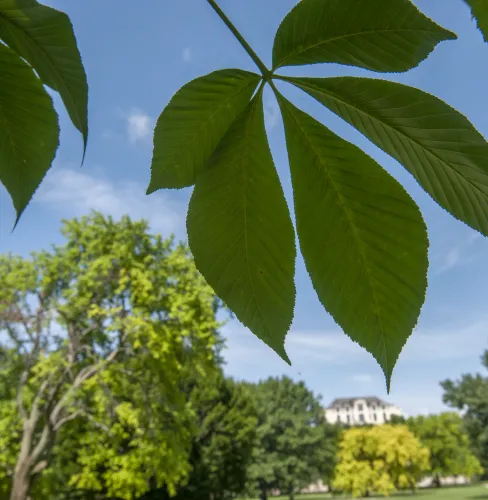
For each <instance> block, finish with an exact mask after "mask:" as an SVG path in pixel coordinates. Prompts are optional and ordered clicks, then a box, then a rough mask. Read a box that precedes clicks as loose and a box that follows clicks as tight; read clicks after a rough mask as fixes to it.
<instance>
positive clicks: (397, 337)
mask: <svg viewBox="0 0 488 500" xmlns="http://www.w3.org/2000/svg"><path fill="white" fill-rule="evenodd" d="M278 99H279V103H280V107H281V110H282V114H283V119H284V123H285V131H286V143H287V148H288V155H289V159H290V168H291V174H292V183H293V194H294V200H295V214H296V222H297V232H298V238H299V242H300V248H301V251H302V254H303V257H304V259H305V264H306V266H307V270H308V272H309V274H310V277H311V278H312V282H313V285H314V288H315V290H316V292H317V295H318V297H319V299H320V301H321V302H322V304H323V305H324V307H325V308H326V309H327V311H328V312H329V313H330V314H331V315H332V316H333V318H334V319H335V321H336V322H337V323H338V324H339V325H340V326H341V327H342V328H343V329H344V332H345V333H346V334H347V335H348V336H349V337H350V338H351V339H352V340H354V341H355V342H358V343H359V344H360V345H361V346H363V347H364V348H365V349H366V350H368V351H369V352H370V353H371V354H372V355H373V356H374V357H375V358H376V360H377V361H378V363H379V364H380V366H381V367H382V368H383V371H384V373H385V376H386V381H387V385H388V389H389V387H390V380H391V374H392V371H393V368H394V366H395V363H396V361H397V359H398V356H399V354H400V352H401V350H402V348H403V346H404V344H405V342H406V340H407V339H408V337H409V336H410V334H411V333H412V330H413V328H414V327H415V325H416V323H417V319H418V316H419V313H420V309H421V307H422V304H423V302H424V298H425V291H426V287H427V268H428V259H427V248H428V240H427V232H426V227H425V223H424V221H423V219H422V216H421V214H420V211H419V209H418V207H417V205H416V204H415V202H414V201H413V200H412V199H411V198H410V196H409V195H408V194H407V193H406V191H405V190H404V189H403V187H402V186H401V185H400V184H399V183H398V182H397V181H396V180H395V179H394V178H393V177H391V176H390V175H389V174H388V173H387V172H386V171H385V170H383V169H382V168H381V167H380V165H378V164H377V163H376V162H375V161H374V160H373V159H372V158H370V157H369V156H367V155H366V154H365V153H363V152H362V151H361V150H360V149H358V148H357V147H356V146H353V145H352V144H350V143H348V142H346V141H345V140H343V139H341V138H340V137H338V136H337V135H335V134H334V133H333V132H331V131H330V130H328V129H327V128H326V127H325V126H324V125H322V124H321V123H319V122H317V121H316V120H315V119H313V118H312V117H311V116H309V115H307V114H306V113H304V112H303V111H300V110H299V109H297V108H296V107H295V106H293V105H292V104H291V103H290V102H288V101H286V100H285V99H284V98H283V97H281V96H279V97H278Z"/></svg>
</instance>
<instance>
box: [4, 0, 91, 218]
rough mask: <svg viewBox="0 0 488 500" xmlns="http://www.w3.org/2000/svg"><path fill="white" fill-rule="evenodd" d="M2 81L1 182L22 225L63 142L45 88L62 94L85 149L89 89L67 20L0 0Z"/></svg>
mask: <svg viewBox="0 0 488 500" xmlns="http://www.w3.org/2000/svg"><path fill="white" fill-rule="evenodd" d="M6 46H8V47H10V49H11V50H9V49H8V48H7V47H6ZM26 63H27V64H26ZM32 70H35V73H34V71H32ZM0 80H1V82H2V86H1V88H0V182H1V183H2V184H3V185H4V186H5V188H6V189H7V191H8V192H9V194H10V196H11V198H12V201H13V204H14V207H15V210H16V212H17V221H18V219H19V218H20V216H21V214H22V212H23V211H24V209H25V207H26V206H27V204H28V203H29V201H30V199H31V198H32V196H33V195H34V192H35V191H36V189H37V187H38V186H39V184H40V182H41V181H42V179H43V177H44V175H45V173H46V172H47V170H48V169H49V167H50V166H51V163H52V161H53V159H54V155H55V153H56V149H57V146H58V141H59V127H58V121H57V116H56V112H55V111H54V108H53V104H52V101H51V98H50V97H49V96H48V94H47V93H46V91H45V90H44V88H43V84H44V85H48V86H49V87H51V88H52V89H54V90H56V91H58V92H59V94H60V96H61V98H62V100H63V102H64V105H65V106H66V109H67V111H68V113H69V116H70V117H71V120H72V122H73V124H74V125H75V127H76V128H77V129H78V130H79V131H80V132H81V133H82V135H83V144H84V149H83V151H85V150H86V142H87V139H88V84H87V81H86V75H85V70H84V68H83V63H82V61H81V56H80V53H79V51H78V47H77V45H76V39H75V36H74V33H73V28H72V26H71V22H70V20H69V18H68V16H67V15H66V14H64V13H62V12H59V11H57V10H55V9H53V8H51V7H46V6H44V5H42V4H40V3H38V2H37V0H0Z"/></svg>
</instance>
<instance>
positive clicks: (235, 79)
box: [147, 69, 261, 194]
mask: <svg viewBox="0 0 488 500" xmlns="http://www.w3.org/2000/svg"><path fill="white" fill-rule="evenodd" d="M260 78H261V77H260V76H258V75H256V74H255V73H250V72H248V71H243V70H240V69H225V70H220V71H215V72H213V73H210V74H209V75H206V76H202V77H200V78H197V79H195V80H193V81H191V82H189V83H187V84H186V85H185V86H183V87H182V88H181V89H180V90H179V91H178V92H177V93H176V95H175V96H174V97H173V98H172V99H171V101H170V103H169V104H168V105H167V106H166V108H165V109H164V111H163V112H162V113H161V116H160V117H159V119H158V123H157V125H156V130H155V131H154V152H153V159H152V165H151V182H150V184H149V187H148V190H147V192H148V194H149V193H152V192H154V191H156V190H158V189H162V188H182V187H186V186H191V185H193V184H194V183H195V179H196V176H197V174H198V173H199V172H200V171H202V170H203V168H204V167H205V165H206V163H207V161H208V159H209V158H210V156H211V155H212V153H213V151H214V150H215V148H216V147H217V145H218V144H219V142H220V140H221V139H222V137H223V136H224V135H225V133H226V132H227V130H228V129H229V127H230V126H231V124H232V123H233V122H234V120H235V119H236V117H237V116H238V115H239V114H240V113H241V112H242V110H243V109H244V108H245V107H246V105H247V104H248V103H249V100H250V99H251V97H252V95H253V93H254V91H255V90H256V87H257V85H258V83H259V80H260Z"/></svg>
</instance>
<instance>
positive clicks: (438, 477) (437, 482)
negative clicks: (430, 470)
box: [434, 474, 442, 488]
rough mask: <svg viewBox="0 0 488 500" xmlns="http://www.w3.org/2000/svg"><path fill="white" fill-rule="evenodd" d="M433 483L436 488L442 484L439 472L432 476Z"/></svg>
mask: <svg viewBox="0 0 488 500" xmlns="http://www.w3.org/2000/svg"><path fill="white" fill-rule="evenodd" d="M434 484H435V487H436V488H440V487H441V486H442V483H441V476H440V474H436V475H435V476H434Z"/></svg>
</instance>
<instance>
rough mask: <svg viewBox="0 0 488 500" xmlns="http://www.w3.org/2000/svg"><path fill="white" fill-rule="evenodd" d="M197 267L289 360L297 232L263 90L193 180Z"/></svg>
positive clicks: (191, 219)
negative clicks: (267, 119)
mask: <svg viewBox="0 0 488 500" xmlns="http://www.w3.org/2000/svg"><path fill="white" fill-rule="evenodd" d="M187 229H188V239H189V243H190V248H191V251H192V253H193V255H194V257H195V263H196V265H197V268H198V270H199V271H200V272H201V273H202V274H203V276H204V277H205V279H206V280H207V282H208V283H209V285H210V286H211V287H212V288H213V289H214V290H215V292H216V293H217V295H219V297H220V298H221V299H222V300H223V301H224V302H225V303H226V304H227V305H228V306H229V307H230V308H231V309H232V311H233V312H234V313H235V315H236V316H237V318H238V319H239V320H240V321H241V322H242V323H243V324H244V325H245V326H247V327H249V328H250V329H251V331H252V332H253V333H254V334H255V335H257V336H258V337H259V338H260V339H261V340H263V341H264V342H265V343H266V344H268V345H269V346H270V347H271V348H272V349H274V350H275V351H276V352H277V353H278V354H279V355H280V356H281V357H282V358H283V359H284V360H286V361H288V357H287V355H286V352H285V349H284V339H285V336H286V333H287V332H288V329H289V327H290V324H291V321H292V319H293V309H294V304H295V284H294V274H295V257H296V250H295V234H294V230H293V225H292V222H291V220H290V215H289V212H288V207H287V204H286V201H285V198H284V195H283V191H282V188H281V184H280V181H279V178H278V175H277V172H276V170H275V168H274V165H273V159H272V157H271V153H270V151H269V146H268V143H267V139H266V132H265V129H264V113H263V105H262V90H261V91H260V92H259V93H258V94H257V95H256V97H255V98H254V99H253V100H252V101H251V103H250V104H249V105H248V106H247V107H246V109H245V110H244V111H243V113H242V114H241V115H240V116H239V117H238V119H237V120H236V121H235V123H234V124H233V125H232V126H231V127H230V129H229V131H228V132H227V134H226V135H225V137H224V138H223V139H222V142H221V143H220V144H219V146H218V148H217V149H216V151H215V152H214V154H213V155H212V157H211V159H210V161H209V162H208V165H207V168H206V169H205V171H204V172H202V173H201V174H200V175H199V176H198V178H197V182H196V184H195V190H194V192H193V195H192V197H191V200H190V206H189V209H188V218H187Z"/></svg>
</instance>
